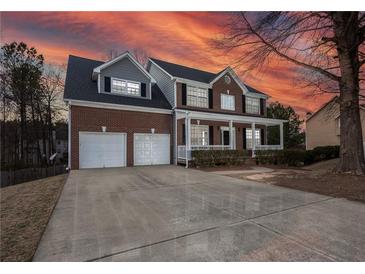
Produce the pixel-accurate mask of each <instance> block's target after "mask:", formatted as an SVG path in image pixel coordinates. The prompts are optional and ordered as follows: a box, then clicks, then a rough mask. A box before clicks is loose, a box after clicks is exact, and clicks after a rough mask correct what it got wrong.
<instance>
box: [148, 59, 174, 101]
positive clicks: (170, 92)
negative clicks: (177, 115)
mask: <svg viewBox="0 0 365 274" xmlns="http://www.w3.org/2000/svg"><path fill="white" fill-rule="evenodd" d="M148 72H149V73H150V74H151V75H152V77H153V78H154V79H155V80H156V82H157V85H158V86H159V88H160V89H161V91H162V93H163V94H164V95H165V97H166V99H167V101H169V103H170V105H171V106H172V107H175V106H176V104H175V82H174V81H173V80H171V78H170V76H168V75H167V74H166V73H165V72H163V71H162V70H161V69H160V68H159V67H157V66H156V65H155V64H153V63H150V66H149V71H148Z"/></svg>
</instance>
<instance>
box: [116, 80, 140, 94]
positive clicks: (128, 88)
mask: <svg viewBox="0 0 365 274" xmlns="http://www.w3.org/2000/svg"><path fill="white" fill-rule="evenodd" d="M111 92H112V93H119V94H126V95H133V96H141V83H138V82H133V81H130V80H123V79H118V78H112V79H111Z"/></svg>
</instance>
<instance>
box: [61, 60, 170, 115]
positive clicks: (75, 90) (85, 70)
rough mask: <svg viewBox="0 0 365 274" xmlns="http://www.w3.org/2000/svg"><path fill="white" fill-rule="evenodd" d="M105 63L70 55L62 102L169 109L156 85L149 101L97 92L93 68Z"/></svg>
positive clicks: (152, 88)
mask: <svg viewBox="0 0 365 274" xmlns="http://www.w3.org/2000/svg"><path fill="white" fill-rule="evenodd" d="M104 63H105V62H102V61H97V60H92V59H87V58H83V57H79V56H73V55H70V56H69V59H68V65H67V73H66V81H65V91H64V95H63V98H64V100H66V101H67V100H82V101H89V102H100V103H109V104H120V105H132V106H140V107H150V108H161V109H171V105H170V104H169V102H168V101H167V99H166V97H165V96H164V95H163V93H162V91H161V90H160V88H159V87H158V85H157V84H152V86H151V92H152V98H151V99H143V98H134V97H128V96H120V95H110V94H104V93H99V92H98V84H97V81H93V80H92V78H91V75H92V72H93V70H94V68H96V67H98V66H100V65H102V64H104Z"/></svg>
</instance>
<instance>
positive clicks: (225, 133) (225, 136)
mask: <svg viewBox="0 0 365 274" xmlns="http://www.w3.org/2000/svg"><path fill="white" fill-rule="evenodd" d="M223 145H224V146H229V130H223Z"/></svg>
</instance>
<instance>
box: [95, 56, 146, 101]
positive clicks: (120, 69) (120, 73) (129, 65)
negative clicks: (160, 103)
mask: <svg viewBox="0 0 365 274" xmlns="http://www.w3.org/2000/svg"><path fill="white" fill-rule="evenodd" d="M104 77H114V78H120V79H124V80H131V81H135V82H140V83H146V95H147V98H151V89H150V82H151V81H150V79H149V78H148V77H147V76H146V75H145V74H144V73H143V72H142V71H141V70H140V69H139V68H138V67H137V66H136V65H135V64H134V63H133V62H132V61H131V60H129V58H123V59H122V60H120V61H118V62H116V63H114V64H112V65H110V66H108V67H106V68H105V69H103V70H101V72H100V92H104V91H105V89H104Z"/></svg>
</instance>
